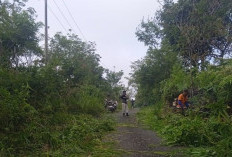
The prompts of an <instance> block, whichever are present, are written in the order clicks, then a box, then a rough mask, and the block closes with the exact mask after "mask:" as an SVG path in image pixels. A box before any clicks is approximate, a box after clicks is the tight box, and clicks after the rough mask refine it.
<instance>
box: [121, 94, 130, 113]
mask: <svg viewBox="0 0 232 157" xmlns="http://www.w3.org/2000/svg"><path fill="white" fill-rule="evenodd" d="M120 98H121V99H122V115H123V116H125V115H126V116H129V114H128V104H127V99H129V98H128V96H127V95H126V91H125V90H124V91H123V93H122V95H121V96H120Z"/></svg>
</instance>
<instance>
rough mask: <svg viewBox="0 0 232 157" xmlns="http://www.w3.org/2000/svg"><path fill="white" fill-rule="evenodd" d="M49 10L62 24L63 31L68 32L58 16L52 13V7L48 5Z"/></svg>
mask: <svg viewBox="0 0 232 157" xmlns="http://www.w3.org/2000/svg"><path fill="white" fill-rule="evenodd" d="M48 9H49V11H50V12H51V13H52V14H53V16H54V17H55V18H56V20H57V21H58V22H59V23H60V25H61V26H62V27H63V29H64V30H65V32H68V31H67V30H66V28H65V27H64V25H63V24H62V22H61V21H60V20H59V18H58V17H57V16H56V14H55V13H54V12H53V11H52V9H51V7H50V6H49V5H48Z"/></svg>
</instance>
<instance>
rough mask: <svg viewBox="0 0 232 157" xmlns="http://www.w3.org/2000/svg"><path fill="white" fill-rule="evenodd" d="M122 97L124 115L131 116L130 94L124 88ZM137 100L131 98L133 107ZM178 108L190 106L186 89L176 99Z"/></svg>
mask: <svg viewBox="0 0 232 157" xmlns="http://www.w3.org/2000/svg"><path fill="white" fill-rule="evenodd" d="M120 99H121V100H122V115H123V116H129V108H128V100H129V96H128V95H127V94H126V91H125V90H124V91H123V93H122V95H121V96H120ZM134 103H135V100H134V99H132V100H131V107H132V108H134ZM175 103H176V105H175V106H176V108H180V109H182V110H184V109H185V108H188V107H189V103H188V90H184V91H183V93H181V94H180V95H179V96H178V98H177V100H176V101H175Z"/></svg>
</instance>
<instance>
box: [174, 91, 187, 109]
mask: <svg viewBox="0 0 232 157" xmlns="http://www.w3.org/2000/svg"><path fill="white" fill-rule="evenodd" d="M186 107H187V108H188V107H189V103H188V90H184V91H183V93H181V94H180V95H179V96H178V105H177V108H181V109H182V110H183V109H184V108H186Z"/></svg>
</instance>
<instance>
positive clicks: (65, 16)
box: [53, 0, 75, 32]
mask: <svg viewBox="0 0 232 157" xmlns="http://www.w3.org/2000/svg"><path fill="white" fill-rule="evenodd" d="M53 2H54V4H55V5H56V7H57V8H58V10H59V12H60V13H61V15H62V16H63V18H64V19H65V21H66V22H67V23H68V25H69V27H70V29H72V25H71V24H70V23H69V21H68V19H67V18H66V16H65V15H64V13H63V12H62V10H61V9H60V7H59V6H58V4H57V3H56V1H54V0H53ZM74 32H75V30H74Z"/></svg>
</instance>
